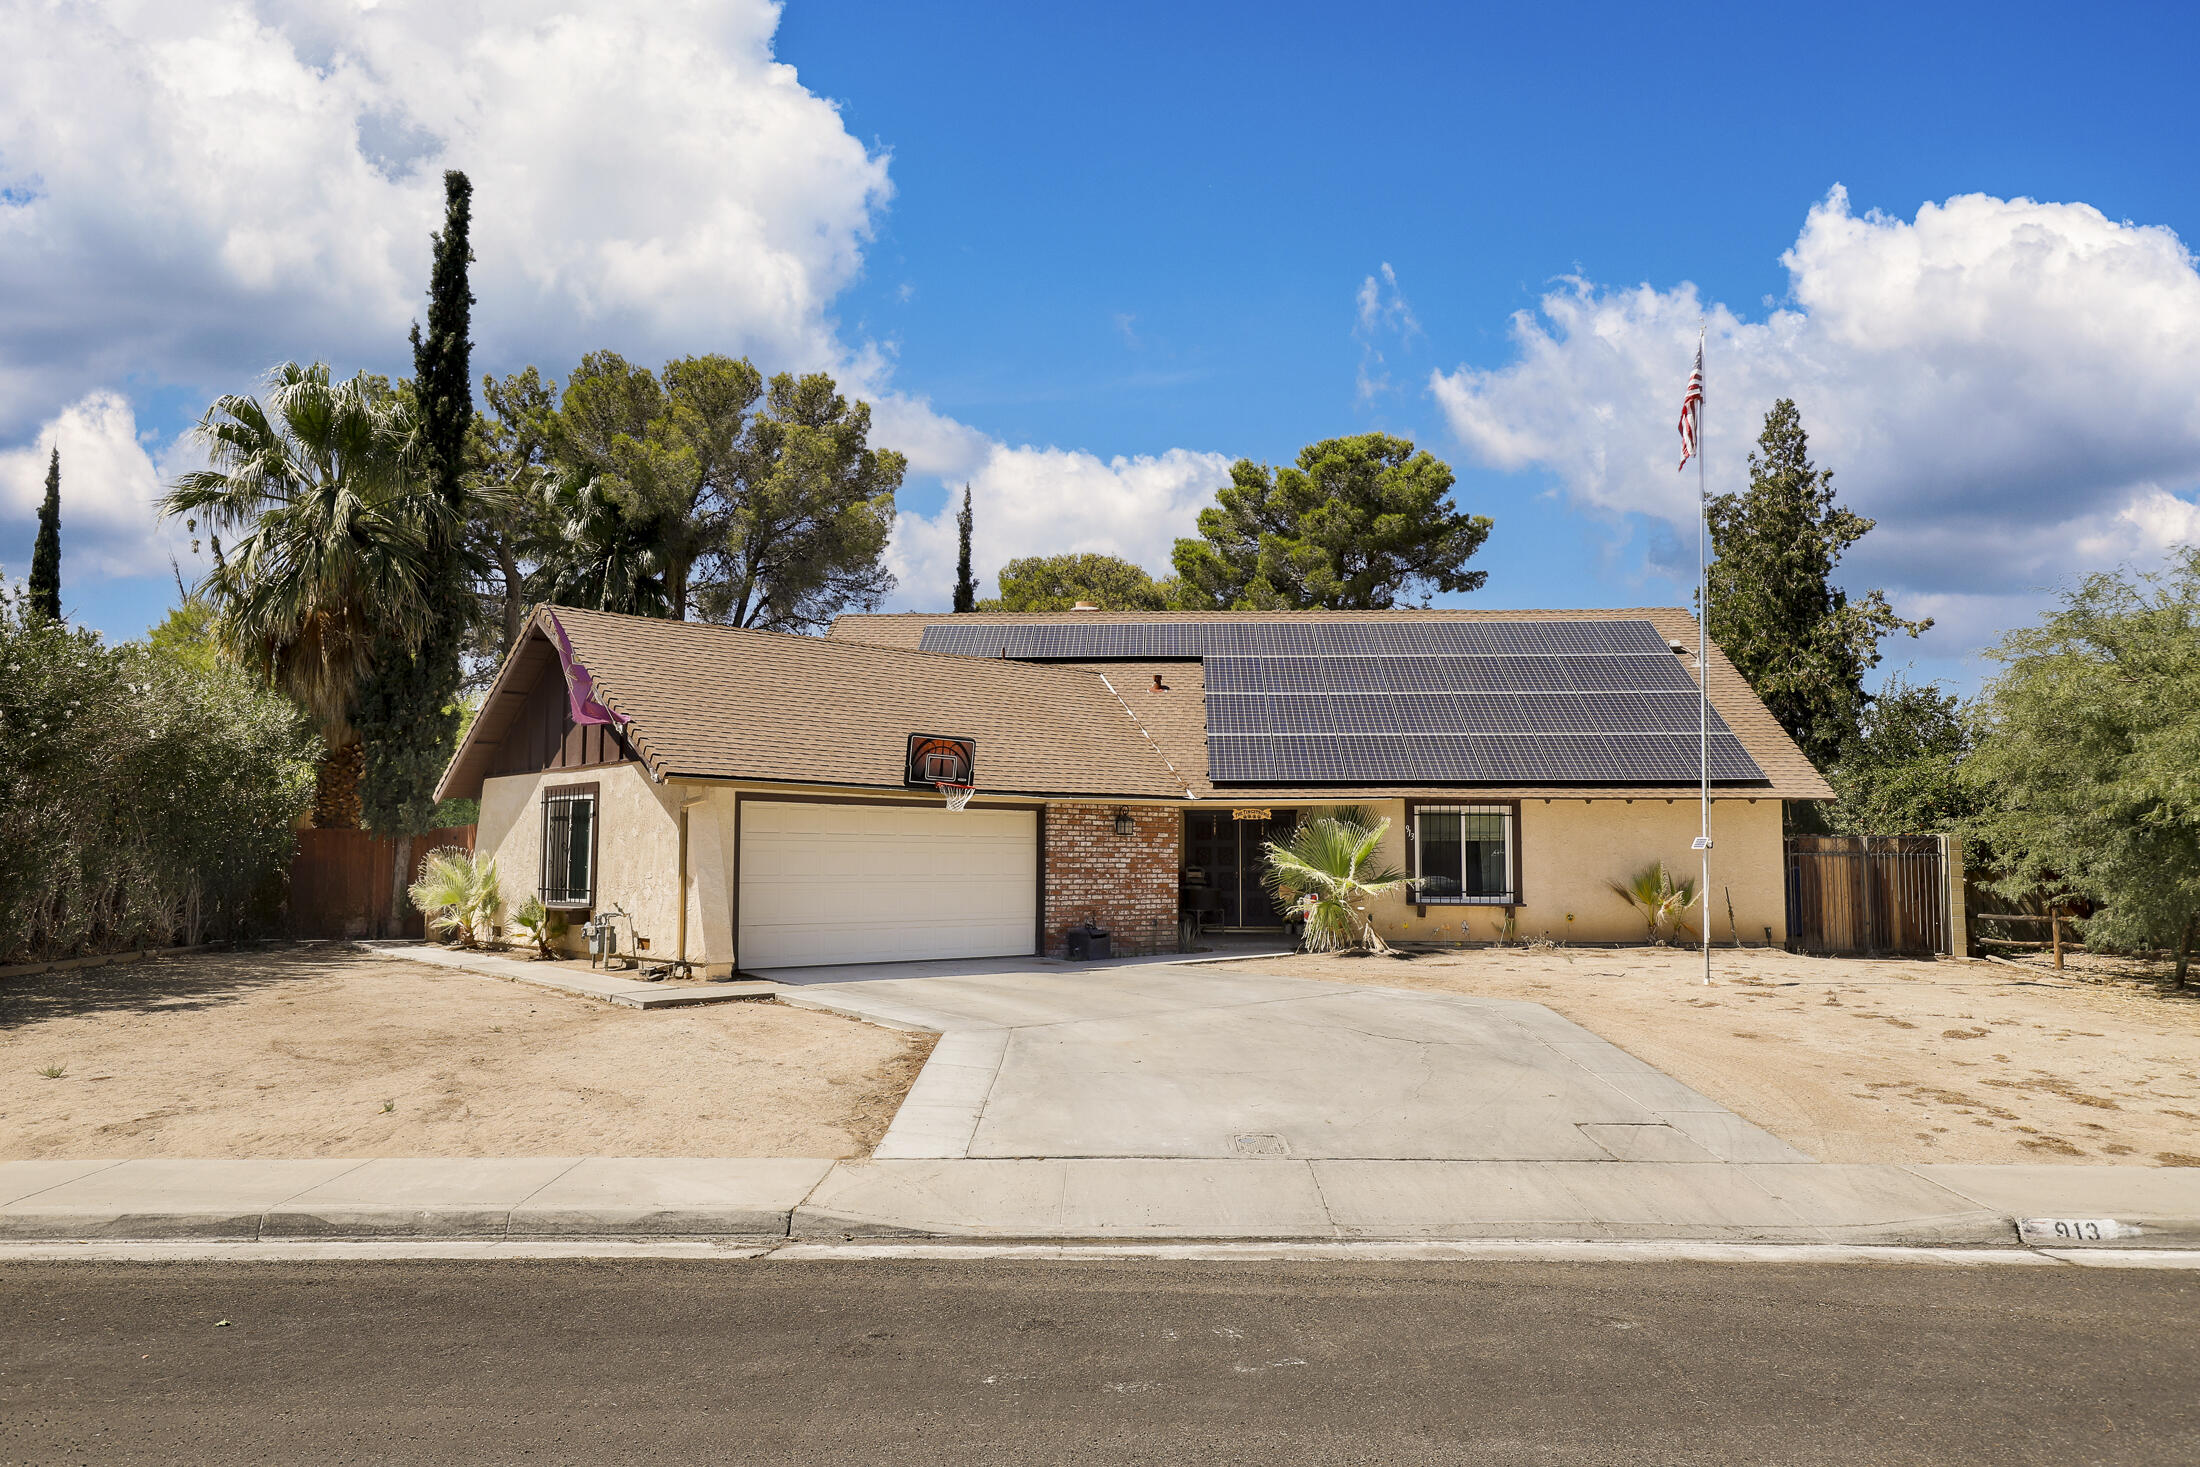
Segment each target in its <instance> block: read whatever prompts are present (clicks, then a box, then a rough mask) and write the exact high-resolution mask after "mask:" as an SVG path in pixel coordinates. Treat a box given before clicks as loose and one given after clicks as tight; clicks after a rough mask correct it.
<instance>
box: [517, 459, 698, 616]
mask: <svg viewBox="0 0 2200 1467" xmlns="http://www.w3.org/2000/svg"><path fill="white" fill-rule="evenodd" d="M540 493H541V495H542V503H543V506H544V508H545V510H546V512H547V518H548V521H549V531H550V534H549V538H548V541H547V542H546V543H544V544H542V545H539V546H536V547H534V548H535V549H536V550H537V551H538V552H539V558H538V560H537V567H536V570H535V573H534V575H533V576H532V577H530V578H529V581H530V588H531V589H532V590H533V592H534V599H535V600H536V601H546V602H549V603H550V604H551V605H554V606H585V607H588V608H590V609H591V610H595V611H623V612H625V613H627V614H628V615H630V616H660V617H669V616H671V615H672V613H673V598H672V593H671V589H670V579H669V577H668V576H667V574H666V556H665V554H664V541H663V537H662V536H661V535H660V534H659V533H658V531H659V529H661V527H660V526H657V525H655V524H653V523H652V522H650V521H649V520H646V519H637V518H635V517H634V516H632V515H630V514H629V513H628V512H627V510H626V508H625V507H624V506H622V505H621V504H620V502H619V501H618V500H617V499H616V498H614V497H613V496H612V495H611V493H610V492H609V489H608V487H607V486H606V485H605V483H604V481H603V479H602V478H601V477H600V476H599V475H596V474H593V473H589V472H587V471H585V470H583V471H567V472H559V471H552V472H551V473H550V474H548V475H547V476H546V477H545V478H544V480H543V482H542V485H541V489H540Z"/></svg>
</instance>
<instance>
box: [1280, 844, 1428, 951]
mask: <svg viewBox="0 0 2200 1467" xmlns="http://www.w3.org/2000/svg"><path fill="white" fill-rule="evenodd" d="M1358 815H1359V812H1357V811H1351V812H1346V814H1345V815H1341V816H1335V817H1329V818H1324V819H1317V820H1309V821H1306V822H1305V823H1304V824H1302V825H1300V826H1299V827H1298V828H1297V829H1295V830H1293V831H1292V832H1291V834H1290V836H1289V837H1288V838H1286V839H1284V840H1282V841H1270V842H1268V844H1267V845H1266V847H1264V854H1265V855H1266V857H1267V870H1266V871H1265V872H1264V873H1263V880H1264V881H1265V882H1266V884H1267V887H1268V889H1269V890H1270V891H1272V892H1274V893H1275V894H1276V896H1277V897H1278V898H1279V899H1280V900H1281V901H1283V902H1285V903H1287V904H1290V905H1291V906H1293V907H1295V908H1296V909H1297V910H1298V912H1299V913H1300V915H1301V916H1302V917H1303V918H1304V920H1305V922H1306V938H1305V944H1306V950H1307V951H1308V952H1314V953H1322V952H1336V951H1339V950H1341V949H1346V948H1354V947H1358V948H1365V949H1366V950H1367V951H1369V952H1371V953H1387V952H1389V951H1390V945H1389V944H1388V943H1386V942H1384V941H1383V939H1382V936H1381V934H1379V933H1377V932H1376V930H1375V924H1374V922H1373V921H1371V920H1370V919H1369V917H1368V912H1367V909H1368V905H1369V904H1370V903H1371V902H1372V901H1374V899H1375V898H1377V897H1380V896H1387V895H1389V894H1390V893H1391V892H1394V891H1398V890H1401V889H1402V888H1404V887H1405V886H1407V885H1408V884H1409V882H1408V879H1407V877H1406V874H1405V873H1404V872H1403V871H1400V870H1398V869H1396V868H1395V867H1391V866H1373V865H1371V864H1370V863H1372V862H1373V861H1374V859H1375V852H1376V851H1377V850H1378V849H1379V848H1380V847H1381V846H1382V843H1383V837H1384V836H1385V835H1387V834H1389V832H1390V822H1389V821H1388V820H1380V821H1375V822H1373V823H1370V822H1368V821H1367V820H1366V819H1365V818H1364V817H1363V818H1351V817H1354V816H1358Z"/></svg>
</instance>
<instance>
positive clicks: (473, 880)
mask: <svg viewBox="0 0 2200 1467" xmlns="http://www.w3.org/2000/svg"><path fill="white" fill-rule="evenodd" d="M405 894H406V895H407V896H409V897H411V898H412V904H413V905H414V906H416V907H418V908H419V909H420V910H421V911H422V912H424V913H426V914H427V917H428V923H429V925H430V926H431V927H433V928H435V930H436V931H438V932H446V933H449V934H450V935H451V936H452V938H453V939H454V940H456V941H457V943H458V945H459V946H460V947H475V946H478V945H479V943H480V934H481V930H482V929H483V928H485V927H487V926H488V925H489V924H490V923H492V922H494V921H495V920H496V917H497V913H498V912H500V911H502V910H503V909H504V897H503V895H502V893H500V892H499V891H498V890H497V863H496V862H495V861H494V860H484V859H483V858H481V857H480V856H477V855H475V854H474V853H473V852H472V851H469V850H467V849H465V848H464V847H463V846H438V847H437V848H436V849H434V850H432V851H430V852H428V859H427V860H425V861H423V862H421V864H420V879H419V880H418V881H416V882H414V883H413V884H412V885H411V886H409V887H407V888H406V889H405Z"/></svg>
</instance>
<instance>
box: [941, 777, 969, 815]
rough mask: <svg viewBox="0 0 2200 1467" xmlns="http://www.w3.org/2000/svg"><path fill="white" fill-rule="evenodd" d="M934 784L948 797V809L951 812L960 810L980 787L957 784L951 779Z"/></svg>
mask: <svg viewBox="0 0 2200 1467" xmlns="http://www.w3.org/2000/svg"><path fill="white" fill-rule="evenodd" d="M932 783H933V784H934V785H935V786H936V787H937V788H938V789H939V792H940V793H941V794H943V795H945V796H946V797H947V808H948V809H950V810H960V809H961V808H962V807H963V806H965V805H967V804H969V803H970V797H971V796H972V795H974V794H976V793H977V792H978V787H977V786H976V785H974V784H957V783H955V781H953V780H951V779H935V780H933V781H932Z"/></svg>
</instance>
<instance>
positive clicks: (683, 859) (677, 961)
mask: <svg viewBox="0 0 2200 1467" xmlns="http://www.w3.org/2000/svg"><path fill="white" fill-rule="evenodd" d="M707 798H709V795H708V792H705V793H702V794H694V795H689V796H687V797H686V798H684V799H682V800H681V801H680V890H679V901H680V920H679V921H678V922H677V923H676V924H675V927H674V930H675V932H676V933H677V934H678V935H677V936H676V937H675V938H674V940H673V947H672V958H673V964H674V966H675V967H678V968H681V969H683V970H684V969H686V967H687V966H688V811H690V810H692V809H694V808H695V807H696V806H697V805H700V804H702V803H703V801H704V800H705V799H707Z"/></svg>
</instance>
